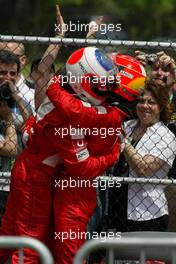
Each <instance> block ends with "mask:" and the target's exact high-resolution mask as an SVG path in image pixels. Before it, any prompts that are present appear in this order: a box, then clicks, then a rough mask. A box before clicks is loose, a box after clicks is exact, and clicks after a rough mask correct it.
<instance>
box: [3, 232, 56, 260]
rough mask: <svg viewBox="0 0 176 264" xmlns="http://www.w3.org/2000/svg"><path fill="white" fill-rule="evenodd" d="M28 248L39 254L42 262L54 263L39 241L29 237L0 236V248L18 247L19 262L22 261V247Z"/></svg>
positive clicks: (46, 249)
mask: <svg viewBox="0 0 176 264" xmlns="http://www.w3.org/2000/svg"><path fill="white" fill-rule="evenodd" d="M24 247H25V248H30V249H32V250H34V251H35V252H37V253H38V254H39V257H40V260H41V263H42V264H54V260H53V257H52V255H51V253H50V251H49V250H48V248H47V247H46V246H45V245H44V244H43V243H41V242H40V241H38V240H36V239H34V238H30V237H13V236H8V237H7V236H0V248H8V249H12V248H13V249H17V248H19V256H20V258H19V263H21V264H22V263H23V251H22V249H23V248H24Z"/></svg>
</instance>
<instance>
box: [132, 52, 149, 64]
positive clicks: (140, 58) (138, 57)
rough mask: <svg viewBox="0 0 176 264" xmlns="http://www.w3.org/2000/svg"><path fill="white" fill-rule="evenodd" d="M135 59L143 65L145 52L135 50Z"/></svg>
mask: <svg viewBox="0 0 176 264" xmlns="http://www.w3.org/2000/svg"><path fill="white" fill-rule="evenodd" d="M135 59H136V60H138V61H139V62H140V63H141V64H142V65H143V66H144V67H145V66H146V65H147V58H146V53H145V52H143V51H140V50H136V51H135Z"/></svg>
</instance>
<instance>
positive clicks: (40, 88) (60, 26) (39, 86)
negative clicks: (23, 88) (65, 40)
mask: <svg viewBox="0 0 176 264" xmlns="http://www.w3.org/2000/svg"><path fill="white" fill-rule="evenodd" d="M56 23H57V24H56V37H59V38H62V37H64V34H65V31H66V30H65V24H64V20H63V17H62V15H61V13H60V8H59V5H56ZM61 46H62V44H50V45H49V47H48V48H47V50H46V51H45V53H44V55H43V57H42V59H41V61H40V63H39V65H38V68H37V71H34V72H33V73H32V74H31V76H32V78H33V80H34V81H35V108H36V110H37V109H38V107H39V106H40V104H41V103H42V101H43V100H44V98H45V96H46V95H45V91H46V87H47V83H48V81H49V80H50V78H51V67H52V64H53V63H54V61H55V59H56V57H57V55H58V52H59V50H60V48H61Z"/></svg>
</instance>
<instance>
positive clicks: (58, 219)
mask: <svg viewBox="0 0 176 264" xmlns="http://www.w3.org/2000/svg"><path fill="white" fill-rule="evenodd" d="M93 55H94V54H89V51H87V50H86V51H85V49H81V50H78V51H77V52H75V53H73V54H72V55H71V56H70V58H69V60H68V62H67V64H66V72H67V73H69V75H72V76H79V77H80V76H82V77H83V76H84V77H85V78H86V76H89V77H90V79H89V80H91V81H90V84H89V85H88V84H87V83H86V82H85V79H84V78H81V81H80V79H79V82H78V83H75V82H74V84H72V83H71V82H70V83H69V84H70V86H71V87H72V89H73V90H74V91H75V92H76V94H77V95H78V96H79V97H80V98H82V99H83V100H84V102H85V104H87V106H89V107H91V105H95V104H100V103H101V111H102V112H109V111H110V109H111V107H109V106H108V105H107V104H106V103H103V101H104V98H105V96H103V95H104V94H106V93H107V91H106V89H104V87H103V85H102V87H101V85H100V84H98V85H96V84H95V82H93V78H94V75H93V74H90V73H89V71H90V67H91V68H94V65H95V59H94V60H93V61H92V60H91V58H92V57H96V56H95V55H94V56H93ZM96 55H97V57H98V56H99V54H96ZM97 57H96V59H99V58H97ZM116 59H118V62H119V63H120V64H121V65H120V66H121V69H122V66H123V72H120V71H119V73H118V75H119V76H120V77H122V79H123V78H124V77H125V76H128V75H127V74H129V76H132V73H133V76H134V78H133V79H132V78H129V79H130V81H129V80H128V79H127V77H126V79H125V80H124V79H123V82H124V84H123V82H122V83H121V84H120V85H119V86H117V85H116V89H115V88H114V89H112V90H111V95H112V98H113V100H115V101H117V102H118V105H119V117H120V120H119V126H118V127H116V126H114V125H115V124H112V126H111V127H109V128H111V132H110V133H109V134H108V130H107V129H106V132H107V134H106V136H105V137H101V134H100V130H99V133H98V134H97V135H95V134H94V133H93V130H91V132H92V134H91V133H90V134H89V135H87V134H86V133H81V129H80V127H77V134H76V135H75V138H76V139H77V140H78V141H79V144H80V143H81V142H82V140H86V142H87V144H88V145H87V148H88V150H89V153H91V155H93V156H98V155H100V154H104V155H105V154H107V153H109V152H111V150H112V148H113V145H114V143H115V142H116V141H118V142H119V137H118V136H117V134H116V131H117V130H116V129H117V128H121V123H122V122H123V120H124V118H125V117H126V115H127V114H126V113H124V111H125V112H128V110H129V108H131V106H133V105H134V101H136V98H137V96H138V95H139V93H140V90H141V88H143V87H144V80H145V71H144V69H143V67H142V65H140V63H139V62H137V61H136V60H134V59H133V58H132V57H129V56H125V55H119V57H118V58H116ZM128 67H129V68H128ZM137 67H138V70H136V68H137ZM140 67H141V68H140ZM119 68H120V67H119ZM129 71H130V73H128V72H129ZM94 72H96V70H95V71H94ZM134 80H135V81H134ZM47 95H48V97H49V98H50V100H51V101H52V102H53V103H54V105H55V106H56V107H57V108H58V109H60V104H59V103H58V102H59V97H60V85H59V83H57V81H56V82H55V83H53V84H52V85H51V86H50V87H49V89H48V91H47ZM98 97H99V102H97V98H98ZM112 98H111V100H112ZM120 108H122V109H123V111H121V110H120ZM102 128H103V127H102ZM112 131H114V133H112ZM89 132H90V131H89ZM51 136H52V135H51ZM49 138H51V137H49ZM65 138H66V136H65ZM65 138H64V140H65ZM58 140H59V139H58ZM55 144H56V145H57V141H56V142H55ZM119 144H120V142H119ZM77 166H80V165H79V164H78V163H75V167H77ZM90 166H91V164H90ZM90 172H91V171H90V170H88V171H87V170H86V167H85V168H84V166H83V167H82V170H81V173H80V174H78V175H77V176H76V178H75V177H74V176H73V173H72V171H71V170H70V169H69V168H65V170H64V172H63V173H62V174H59V177H58V178H59V183H60V184H58V186H56V190H55V195H54V196H55V199H54V218H55V236H56V239H55V244H56V261H57V263H58V264H71V263H73V257H74V255H75V253H76V251H77V250H78V249H79V248H80V246H81V245H82V244H83V243H84V241H85V236H86V226H87V223H88V220H89V218H90V216H91V215H92V213H93V211H94V209H95V206H96V189H95V188H94V187H93V181H92V180H94V179H95V176H94V175H95V174H94V173H93V170H92V172H91V173H92V174H90ZM83 179H89V181H87V182H86V186H85V187H84V186H81V182H82V181H81V180H83ZM74 180H75V181H74ZM63 182H64V183H65V182H67V183H68V184H67V186H66V185H65V186H64V188H62V187H63V186H61V185H62V183H63ZM71 182H74V185H72V184H71ZM71 185H72V186H71Z"/></svg>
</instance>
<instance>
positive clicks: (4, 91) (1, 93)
mask: <svg viewBox="0 0 176 264" xmlns="http://www.w3.org/2000/svg"><path fill="white" fill-rule="evenodd" d="M11 98H12V92H11V90H10V87H9V85H8V84H3V85H1V86H0V100H1V101H2V100H4V101H7V100H9V99H11Z"/></svg>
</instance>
